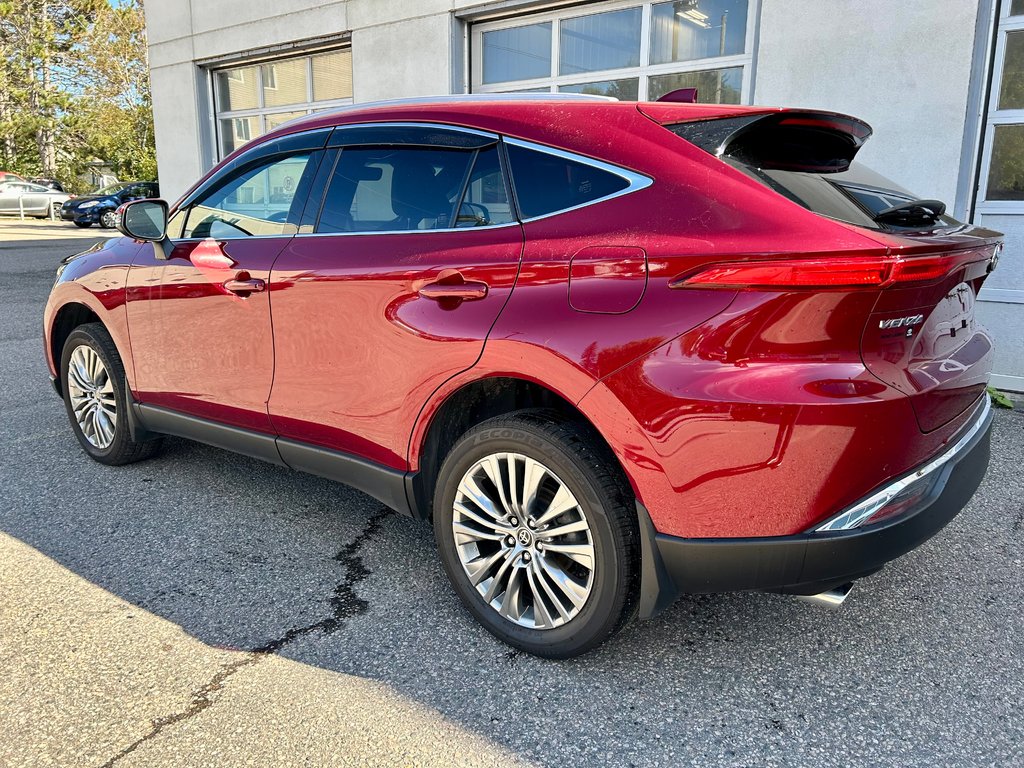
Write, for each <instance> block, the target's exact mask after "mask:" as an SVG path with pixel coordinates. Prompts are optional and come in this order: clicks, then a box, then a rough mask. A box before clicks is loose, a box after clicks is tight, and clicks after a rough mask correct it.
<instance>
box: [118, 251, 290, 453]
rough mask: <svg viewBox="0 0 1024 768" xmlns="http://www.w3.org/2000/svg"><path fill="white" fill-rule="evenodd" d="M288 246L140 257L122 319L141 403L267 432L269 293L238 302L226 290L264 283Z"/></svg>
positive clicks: (270, 361)
mask: <svg viewBox="0 0 1024 768" xmlns="http://www.w3.org/2000/svg"><path fill="white" fill-rule="evenodd" d="M290 240H291V238H290V237H280V238H278V237H260V238H251V239H246V240H230V241H226V242H217V241H213V240H183V241H180V242H179V243H178V244H177V245H176V246H175V248H174V251H173V253H172V254H171V256H170V258H169V259H168V260H166V261H164V260H161V259H158V258H156V256H155V255H154V252H153V249H152V248H150V247H149V246H146V248H144V249H142V250H141V251H140V252H139V254H138V256H137V258H136V260H135V263H134V264H133V265H132V268H131V272H130V273H129V275H128V290H127V307H128V310H127V314H128V322H129V324H130V326H131V329H132V348H133V350H134V351H135V358H136V359H135V364H136V382H135V386H134V388H133V389H134V392H135V396H136V398H137V399H138V400H139V401H140V402H142V403H146V404H147V405H156V406H161V407H164V408H172V409H174V410H179V411H183V412H185V413H189V414H191V415H195V416H200V417H203V418H208V419H213V420H216V421H219V422H222V423H225V424H230V425H231V426H236V427H244V428H247V429H253V430H257V431H259V432H267V433H269V432H272V431H273V427H272V425H271V423H270V418H269V416H268V415H267V398H268V397H269V396H270V385H271V382H272V381H273V378H274V341H273V336H272V333H271V320H270V293H269V292H263V293H252V294H249V295H246V296H239V295H237V294H235V293H232V292H231V291H229V290H228V289H227V287H225V283H227V282H228V281H231V280H236V279H243V280H248V279H251V278H255V279H260V280H264V281H269V279H270V267H271V265H272V264H273V263H274V260H275V259H276V258H277V257H278V254H280V253H281V251H282V250H283V249H284V248H285V246H286V245H287V244H288V243H289V242H290ZM193 257H195V259H196V262H198V263H194V262H193V261H192V259H193ZM229 265H233V266H229Z"/></svg>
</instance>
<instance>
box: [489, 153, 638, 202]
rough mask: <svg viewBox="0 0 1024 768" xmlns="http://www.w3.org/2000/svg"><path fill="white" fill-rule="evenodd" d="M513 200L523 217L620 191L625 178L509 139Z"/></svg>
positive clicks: (625, 181) (623, 185)
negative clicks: (513, 190) (522, 145)
mask: <svg viewBox="0 0 1024 768" xmlns="http://www.w3.org/2000/svg"><path fill="white" fill-rule="evenodd" d="M507 146H508V160H509V165H510V166H511V170H512V183H513V186H514V187H515V190H516V202H517V203H518V205H519V211H520V213H521V214H522V217H523V218H524V219H531V218H534V217H536V216H545V215H547V214H549V213H556V212H558V211H565V210H569V209H570V208H576V207H577V206H580V205H586V204H587V203H592V202H594V201H596V200H600V199H601V198H604V197H608V196H609V195H614V194H615V193H616V192H621V191H622V190H624V189H625V188H626V187H628V186H629V181H628V179H626V178H624V177H622V176H618V175H616V174H614V173H611V172H609V171H605V170H602V169H600V168H596V167H594V166H593V165H589V164H587V163H583V162H578V161H575V160H570V159H568V158H565V157H561V156H559V155H554V154H549V153H547V152H542V151H538V150H533V149H527V148H526V147H520V146H517V145H515V144H511V143H509V144H508V145H507Z"/></svg>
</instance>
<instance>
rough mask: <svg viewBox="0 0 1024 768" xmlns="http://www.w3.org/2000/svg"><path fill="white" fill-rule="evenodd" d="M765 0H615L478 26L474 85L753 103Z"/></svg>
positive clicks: (506, 89)
mask: <svg viewBox="0 0 1024 768" xmlns="http://www.w3.org/2000/svg"><path fill="white" fill-rule="evenodd" d="M757 2H758V0H668V2H644V3H640V2H635V0H634V2H622V1H621V0H620V1H619V2H608V3H599V4H594V5H590V6H587V7H586V8H585V9H584V8H581V7H579V6H577V7H574V8H570V9H566V10H562V11H553V12H549V13H541V14H534V15H530V16H523V17H518V18H515V19H505V20H502V21H496V22H486V23H481V24H476V25H474V26H473V62H472V68H471V69H472V90H473V91H474V92H476V93H495V92H516V93H531V92H555V93H558V92H561V93H589V94H596V95H601V96H614V97H616V98H619V99H622V100H624V101H635V100H643V99H649V100H655V99H658V98H659V97H661V96H663V95H665V94H666V93H668V92H669V91H673V90H676V89H677V88H697V90H698V100H699V101H703V102H716V103H722V104H740V103H749V101H750V91H751V83H750V70H751V61H752V47H753V33H754V19H755V18H756V15H757V14H756V13H755V10H756V9H755V4H756V3H757Z"/></svg>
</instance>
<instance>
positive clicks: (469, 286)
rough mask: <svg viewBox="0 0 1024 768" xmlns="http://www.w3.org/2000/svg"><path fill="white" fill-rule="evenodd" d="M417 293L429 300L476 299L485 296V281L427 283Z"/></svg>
mask: <svg viewBox="0 0 1024 768" xmlns="http://www.w3.org/2000/svg"><path fill="white" fill-rule="evenodd" d="M419 295H420V296H421V297H422V298H424V299H430V300H431V301H444V300H445V299H448V300H452V299H455V300H458V301H476V300H478V299H483V298H485V297H486V296H487V283H478V282H475V281H470V282H466V283H442V282H437V283H428V284H427V285H424V286H423V287H422V288H420V290H419Z"/></svg>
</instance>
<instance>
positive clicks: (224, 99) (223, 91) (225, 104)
mask: <svg viewBox="0 0 1024 768" xmlns="http://www.w3.org/2000/svg"><path fill="white" fill-rule="evenodd" d="M258 106H259V94H258V93H257V92H256V67H239V68H237V69H222V70H221V71H220V72H218V73H217V109H218V110H219V111H221V112H229V111H231V110H235V109H255V108H256V107H258Z"/></svg>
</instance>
